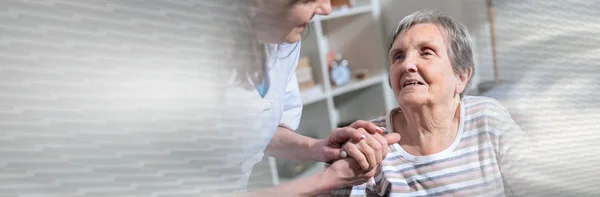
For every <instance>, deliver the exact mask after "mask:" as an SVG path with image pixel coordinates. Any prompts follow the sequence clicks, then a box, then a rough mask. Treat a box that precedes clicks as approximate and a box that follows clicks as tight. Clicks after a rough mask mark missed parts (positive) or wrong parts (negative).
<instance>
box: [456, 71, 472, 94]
mask: <svg viewBox="0 0 600 197" xmlns="http://www.w3.org/2000/svg"><path fill="white" fill-rule="evenodd" d="M472 75H473V69H472V68H471V67H467V68H466V69H465V70H464V71H462V72H461V73H458V74H457V75H456V78H457V79H458V81H457V83H456V89H455V92H454V93H455V94H460V93H462V92H463V91H465V89H466V88H467V83H469V80H470V79H471V76H472Z"/></svg>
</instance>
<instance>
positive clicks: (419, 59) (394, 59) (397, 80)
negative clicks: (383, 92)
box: [389, 23, 470, 106]
mask: <svg viewBox="0 0 600 197" xmlns="http://www.w3.org/2000/svg"><path fill="white" fill-rule="evenodd" d="M448 47H449V46H448V45H447V42H446V36H445V33H444V31H442V29H440V28H438V26H437V25H434V24H429V23H424V24H417V25H414V26H412V27H410V28H409V29H407V30H406V31H405V32H403V33H402V34H400V35H398V37H397V38H396V40H394V43H393V44H392V47H391V49H390V52H389V58H390V62H391V65H390V84H391V86H392V89H393V90H394V95H395V96H396V101H397V102H398V104H399V105H400V106H419V105H431V104H438V103H447V102H449V101H450V100H452V99H453V98H455V96H456V97H458V94H459V93H461V92H462V91H464V89H465V87H466V84H467V82H468V79H469V77H470V72H467V73H465V74H457V73H455V72H454V70H453V69H452V63H451V60H450V57H449V56H448Z"/></svg>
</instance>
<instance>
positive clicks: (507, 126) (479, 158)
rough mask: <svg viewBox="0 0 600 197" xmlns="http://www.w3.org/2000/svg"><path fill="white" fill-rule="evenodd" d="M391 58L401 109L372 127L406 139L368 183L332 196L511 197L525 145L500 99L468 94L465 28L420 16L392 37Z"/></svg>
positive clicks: (409, 18) (438, 16) (470, 71)
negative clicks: (375, 126)
mask: <svg viewBox="0 0 600 197" xmlns="http://www.w3.org/2000/svg"><path fill="white" fill-rule="evenodd" d="M389 60H390V67H389V70H390V75H389V79H390V85H391V87H392V89H393V91H394V95H395V97H396V100H397V102H398V104H399V107H398V108H396V109H394V110H391V111H389V112H387V113H386V115H385V116H382V117H380V118H378V119H376V120H374V121H373V122H376V123H377V124H380V126H385V127H386V128H387V130H386V132H395V133H398V134H400V135H401V136H402V139H401V140H400V142H399V143H395V144H390V145H389V153H388V154H387V157H386V158H385V159H384V160H383V162H382V163H381V165H380V166H379V167H378V170H377V173H376V175H375V176H374V177H373V178H372V179H371V180H370V181H368V182H367V183H365V184H362V185H358V186H353V187H352V186H350V187H346V188H340V189H337V190H334V191H331V195H333V196H448V195H450V196H506V195H512V193H513V191H512V189H511V186H512V185H514V181H515V180H516V178H515V177H514V176H513V174H514V172H515V171H514V170H515V168H514V164H516V163H518V162H516V160H517V159H519V158H518V155H520V154H517V152H518V151H519V150H521V149H520V148H517V147H516V146H517V145H520V144H526V143H524V142H527V141H528V140H527V138H526V135H525V134H524V133H523V131H522V130H521V129H520V128H519V127H518V126H517V125H516V124H515V122H514V121H513V119H512V118H511V117H510V115H509V113H508V111H507V110H506V109H505V108H504V107H502V106H501V105H500V104H499V102H498V101H496V100H494V99H491V98H485V97H476V96H464V93H465V90H466V88H467V87H468V86H469V82H470V79H471V77H472V75H473V70H474V67H473V55H472V51H471V43H470V39H469V33H468V32H467V29H466V28H465V27H464V26H463V25H462V24H460V23H458V22H457V21H455V20H453V19H452V18H450V17H448V16H446V15H443V14H440V13H437V12H433V11H418V12H415V13H413V14H411V15H409V16H407V17H405V18H404V19H402V21H400V23H399V25H398V27H397V28H396V30H395V31H394V32H393V34H392V37H391V43H390V50H389ZM350 146H353V145H352V144H346V145H344V147H343V148H344V149H351V148H352V147H350ZM353 169H354V170H353ZM356 169H358V168H356V167H352V166H351V167H349V169H348V170H349V171H351V172H354V173H360V172H358V171H357V170H356Z"/></svg>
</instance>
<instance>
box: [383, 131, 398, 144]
mask: <svg viewBox="0 0 600 197" xmlns="http://www.w3.org/2000/svg"><path fill="white" fill-rule="evenodd" d="M383 137H384V138H385V139H386V140H387V143H388V144H395V143H398V142H400V139H402V136H400V134H398V133H389V134H386V135H384V136H383Z"/></svg>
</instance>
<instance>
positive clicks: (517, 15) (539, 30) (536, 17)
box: [250, 0, 600, 196]
mask: <svg viewBox="0 0 600 197" xmlns="http://www.w3.org/2000/svg"><path fill="white" fill-rule="evenodd" d="M332 2H335V1H332ZM340 2H342V3H341V7H340V8H339V9H338V10H337V12H336V11H334V12H333V13H332V14H331V15H330V16H328V17H322V18H317V19H315V20H314V21H313V23H311V29H310V34H309V36H307V37H306V38H305V39H303V46H302V47H303V48H302V55H303V56H306V59H307V62H309V63H307V64H308V65H309V66H310V67H308V66H307V67H308V68H311V69H310V70H311V73H312V80H313V81H314V82H311V81H309V80H307V81H309V82H307V83H308V84H310V85H307V86H305V87H304V88H303V102H304V103H305V108H304V112H303V113H304V114H303V119H302V123H301V126H300V129H299V130H298V132H300V133H303V134H305V135H309V136H313V137H323V136H325V135H326V134H327V133H328V132H330V131H331V128H333V127H337V126H346V125H347V124H348V123H350V122H352V121H354V120H357V119H372V118H374V117H376V116H378V115H381V114H382V113H384V112H385V110H389V109H391V108H393V107H395V106H396V104H395V103H396V102H395V99H394V98H393V95H392V93H391V92H390V91H389V87H388V86H387V76H386V66H387V62H386V59H385V55H386V50H387V49H386V48H387V43H388V39H387V36H388V35H389V33H390V32H391V31H393V29H394V28H395V27H396V25H397V23H398V22H399V21H400V20H401V19H402V18H403V17H405V16H407V15H409V14H411V13H412V12H414V11H417V10H421V9H435V10H439V11H441V12H444V13H446V14H448V15H450V16H451V17H453V18H454V19H456V20H458V21H460V22H461V23H463V24H464V25H465V26H466V27H467V28H468V30H469V31H470V34H471V37H472V41H473V45H474V46H473V50H474V59H475V64H476V65H475V68H476V72H475V75H474V78H473V79H472V81H473V82H472V86H471V89H470V90H469V91H468V95H482V96H489V97H492V98H495V99H498V100H499V101H500V102H501V103H502V104H503V105H504V106H506V107H507V108H508V109H509V111H510V113H511V115H512V117H513V119H515V121H517V123H518V124H519V125H520V126H521V127H522V129H523V130H525V132H527V133H528V134H529V135H530V137H532V139H533V141H534V144H535V146H534V148H533V152H534V153H535V158H536V161H535V162H537V163H532V164H526V165H535V166H536V170H535V172H529V173H531V174H529V176H528V177H529V179H530V181H531V183H532V185H530V186H527V187H531V188H528V189H527V190H525V191H527V192H528V193H527V194H526V195H527V196H564V195H573V196H598V195H600V189H598V187H596V184H597V183H600V167H599V166H600V157H598V156H597V155H598V153H599V152H598V150H599V148H600V142H598V139H600V121H598V117H600V74H599V73H600V66H598V60H599V59H600V37H599V36H598V35H599V33H600V21H598V20H597V17H598V13H600V5H598V4H597V3H594V2H591V1H583V0H569V1H537V0H531V1H520V0H494V1H486V0H456V1H440V0H421V1H408V0H372V1H360V0H356V1H340ZM346 2H347V3H349V4H350V6H347V5H344V3H346ZM334 6H335V5H334ZM332 53H340V54H341V55H342V57H343V58H342V59H347V61H348V67H350V70H351V73H352V80H350V81H349V82H347V83H345V84H342V85H336V84H335V83H332V82H330V78H328V77H330V76H328V75H327V74H323V73H325V72H327V71H330V70H331V69H332V68H331V63H330V62H332V61H330V59H332V58H330V57H331V56H333V55H331V54H332ZM328 56H330V57H329V58H328ZM323 59H325V60H323ZM334 59H335V58H334ZM333 62H335V60H334V61H333ZM299 69H305V70H309V69H306V68H305V67H300V66H299ZM305 72H308V71H300V70H299V71H298V73H299V76H298V77H299V79H300V77H302V76H300V74H301V73H305ZM333 77H335V76H333ZM299 81H301V80H299ZM271 159H272V158H271ZM267 160H268V158H266V159H265V161H263V162H262V163H261V164H262V165H258V166H256V168H255V170H254V172H253V173H254V175H253V177H252V179H251V180H252V181H251V183H250V184H251V185H252V187H253V188H261V187H266V186H269V185H271V184H278V183H282V182H285V181H289V180H291V179H295V178H298V177H303V176H306V175H309V174H312V173H315V172H316V171H318V170H320V169H322V164H321V163H316V164H315V163H310V162H304V163H302V162H293V161H285V160H279V159H277V160H275V161H276V162H274V163H276V166H277V167H276V168H274V167H273V162H271V165H268V162H266V161H267ZM274 173H277V174H276V175H275V174H274ZM524 187H525V186H524Z"/></svg>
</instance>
